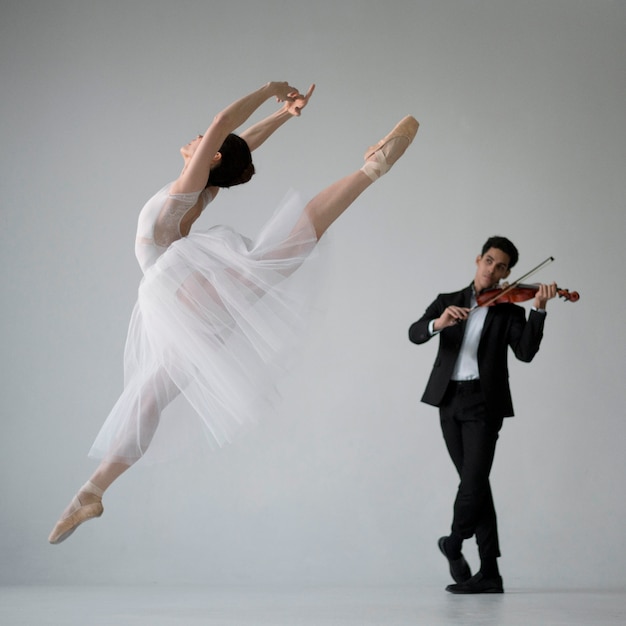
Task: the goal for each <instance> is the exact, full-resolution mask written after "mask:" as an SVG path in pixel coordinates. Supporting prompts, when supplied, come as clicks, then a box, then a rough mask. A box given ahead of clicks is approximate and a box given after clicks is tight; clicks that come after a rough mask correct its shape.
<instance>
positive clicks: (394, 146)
mask: <svg viewBox="0 0 626 626" xmlns="http://www.w3.org/2000/svg"><path fill="white" fill-rule="evenodd" d="M418 128H419V123H418V122H417V120H416V119H415V118H414V117H412V116H410V115H407V116H406V117H405V118H403V119H402V120H400V122H398V124H396V125H395V126H394V128H393V129H392V131H391V132H390V133H389V134H388V135H386V136H385V137H384V138H383V139H381V140H380V141H379V142H378V143H376V144H374V145H373V146H370V147H369V148H368V149H367V151H366V152H365V164H364V165H363V167H361V169H360V170H357V171H356V172H353V173H352V174H349V175H348V176H346V177H345V178H342V179H341V180H338V181H337V182H335V183H333V184H332V185H330V187H327V188H326V189H324V190H323V191H321V192H320V193H318V194H317V195H316V196H315V197H314V198H313V199H312V200H311V201H310V202H309V203H308V204H307V206H306V207H305V209H304V211H305V213H306V215H307V216H308V219H309V220H310V221H311V222H312V223H313V225H314V227H315V232H316V234H317V238H318V239H319V238H320V237H321V236H322V235H323V234H324V233H325V232H326V230H327V229H328V227H329V226H330V225H331V224H332V223H333V222H334V221H335V220H336V219H337V218H338V217H339V216H340V215H341V214H342V213H343V212H344V211H345V210H346V209H347V208H348V207H349V206H350V205H351V204H352V203H353V202H354V201H355V200H356V199H357V198H358V197H359V196H360V195H361V193H363V191H365V189H367V188H368V187H369V186H370V185H371V184H372V183H373V182H374V181H376V180H378V179H379V178H380V177H381V176H382V175H383V174H386V173H387V172H388V171H389V170H390V169H391V166H392V165H393V164H394V163H395V162H396V161H397V160H398V159H399V158H400V157H401V156H402V155H403V154H404V152H405V151H406V149H407V148H408V147H409V145H410V144H411V142H412V141H413V139H414V137H415V135H416V134H417V130H418Z"/></svg>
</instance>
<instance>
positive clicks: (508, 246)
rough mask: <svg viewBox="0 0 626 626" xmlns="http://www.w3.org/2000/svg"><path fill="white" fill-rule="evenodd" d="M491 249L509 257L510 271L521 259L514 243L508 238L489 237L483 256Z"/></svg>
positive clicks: (484, 246)
mask: <svg viewBox="0 0 626 626" xmlns="http://www.w3.org/2000/svg"><path fill="white" fill-rule="evenodd" d="M489 248H497V249H498V250H502V252H504V254H507V255H508V256H509V269H511V268H512V267H513V266H514V265H515V264H516V263H517V261H518V259H519V252H518V251H517V248H516V247H515V246H514V245H513V242H512V241H510V240H509V239H507V238H506V237H500V236H499V235H495V236H493V237H489V239H487V241H485V245H483V250H482V252H481V255H483V254H485V252H487V250H489Z"/></svg>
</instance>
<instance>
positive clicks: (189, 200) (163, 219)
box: [135, 183, 213, 274]
mask: <svg viewBox="0 0 626 626" xmlns="http://www.w3.org/2000/svg"><path fill="white" fill-rule="evenodd" d="M171 186H172V183H168V184H167V185H165V187H163V188H162V189H160V190H159V191H157V193H155V194H154V196H152V198H150V200H148V202H146V204H145V205H144V207H143V209H141V212H140V213H139V219H138V220H137V238H136V239H135V256H136V257H137V261H138V262H139V265H140V266H141V270H142V271H143V272H144V274H145V272H146V271H147V270H148V268H149V267H151V266H152V265H153V264H154V263H155V261H156V260H157V259H158V258H159V257H160V256H161V255H162V254H163V253H164V252H165V251H166V250H167V248H168V247H169V246H170V245H171V244H172V243H174V242H175V241H177V240H178V239H180V238H181V237H182V235H181V232H180V223H181V220H182V219H183V217H184V216H185V215H186V213H187V212H188V211H189V210H190V209H191V208H193V207H194V206H195V205H196V203H197V202H198V200H200V210H201V211H202V210H204V208H205V207H206V205H207V204H209V202H210V201H211V200H212V199H213V196H212V195H211V192H210V191H209V190H208V189H203V190H202V191H199V192H194V193H181V194H170V192H169V190H170V188H171ZM155 233H156V236H155Z"/></svg>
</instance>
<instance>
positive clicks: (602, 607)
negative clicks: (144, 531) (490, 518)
mask: <svg viewBox="0 0 626 626" xmlns="http://www.w3.org/2000/svg"><path fill="white" fill-rule="evenodd" d="M0 624H1V625H2V626H20V625H22V624H24V625H28V626H47V625H54V626H79V625H80V626H137V625H139V624H141V625H146V626H187V625H195V624H202V625H203V626H348V625H350V626H369V625H380V626H409V625H411V626H416V625H425V626H441V625H444V624H446V625H448V624H450V625H454V626H478V625H480V626H491V625H493V626H532V625H535V624H536V625H541V626H609V625H610V626H618V625H619V626H623V625H624V624H626V590H617V591H592V590H566V589H563V590H551V591H550V590H548V591H545V590H538V589H508V590H507V592H506V593H505V594H503V595H491V596H490V595H483V596H455V595H451V594H449V593H446V592H445V591H443V590H442V589H439V588H423V587H394V588H387V587H385V588H381V587H372V588H366V587H359V588H342V587H335V588H331V587H328V588H308V589H277V588H266V589H259V588H216V587H207V588H201V587H160V586H154V587H145V586H141V587H139V586H138V587H37V586H30V587H29V586H20V587H0Z"/></svg>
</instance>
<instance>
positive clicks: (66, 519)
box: [48, 481, 104, 544]
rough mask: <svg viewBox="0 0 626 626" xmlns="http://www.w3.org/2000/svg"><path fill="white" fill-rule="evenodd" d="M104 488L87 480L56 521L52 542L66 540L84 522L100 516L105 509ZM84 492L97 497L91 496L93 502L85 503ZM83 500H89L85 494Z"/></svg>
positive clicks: (50, 540) (50, 539)
mask: <svg viewBox="0 0 626 626" xmlns="http://www.w3.org/2000/svg"><path fill="white" fill-rule="evenodd" d="M102 493H103V491H102V489H100V488H99V487H96V485H94V484H93V483H92V482H89V481H88V482H87V483H85V485H83V486H82V487H81V488H80V490H79V492H78V493H77V494H76V495H75V496H74V498H72V501H71V502H70V505H69V507H68V508H67V510H66V511H65V512H64V514H63V516H62V517H61V519H60V520H59V521H58V522H57V523H56V526H55V527H54V528H53V529H52V532H51V533H50V536H49V537H48V541H49V542H50V543H52V544H57V543H61V542H62V541H65V540H66V539H67V538H68V537H69V536H70V535H71V534H72V533H73V532H74V531H75V530H76V529H77V528H78V527H79V526H80V525H81V524H82V523H83V522H86V521H87V520H90V519H92V518H94V517H100V516H101V515H102V513H103V511H104V507H103V506H102ZM82 494H91V495H92V496H96V498H95V499H93V498H89V499H91V500H92V502H86V501H85V503H84V504H83V502H82V501H81V495H82ZM82 498H83V500H87V498H85V495H82Z"/></svg>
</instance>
